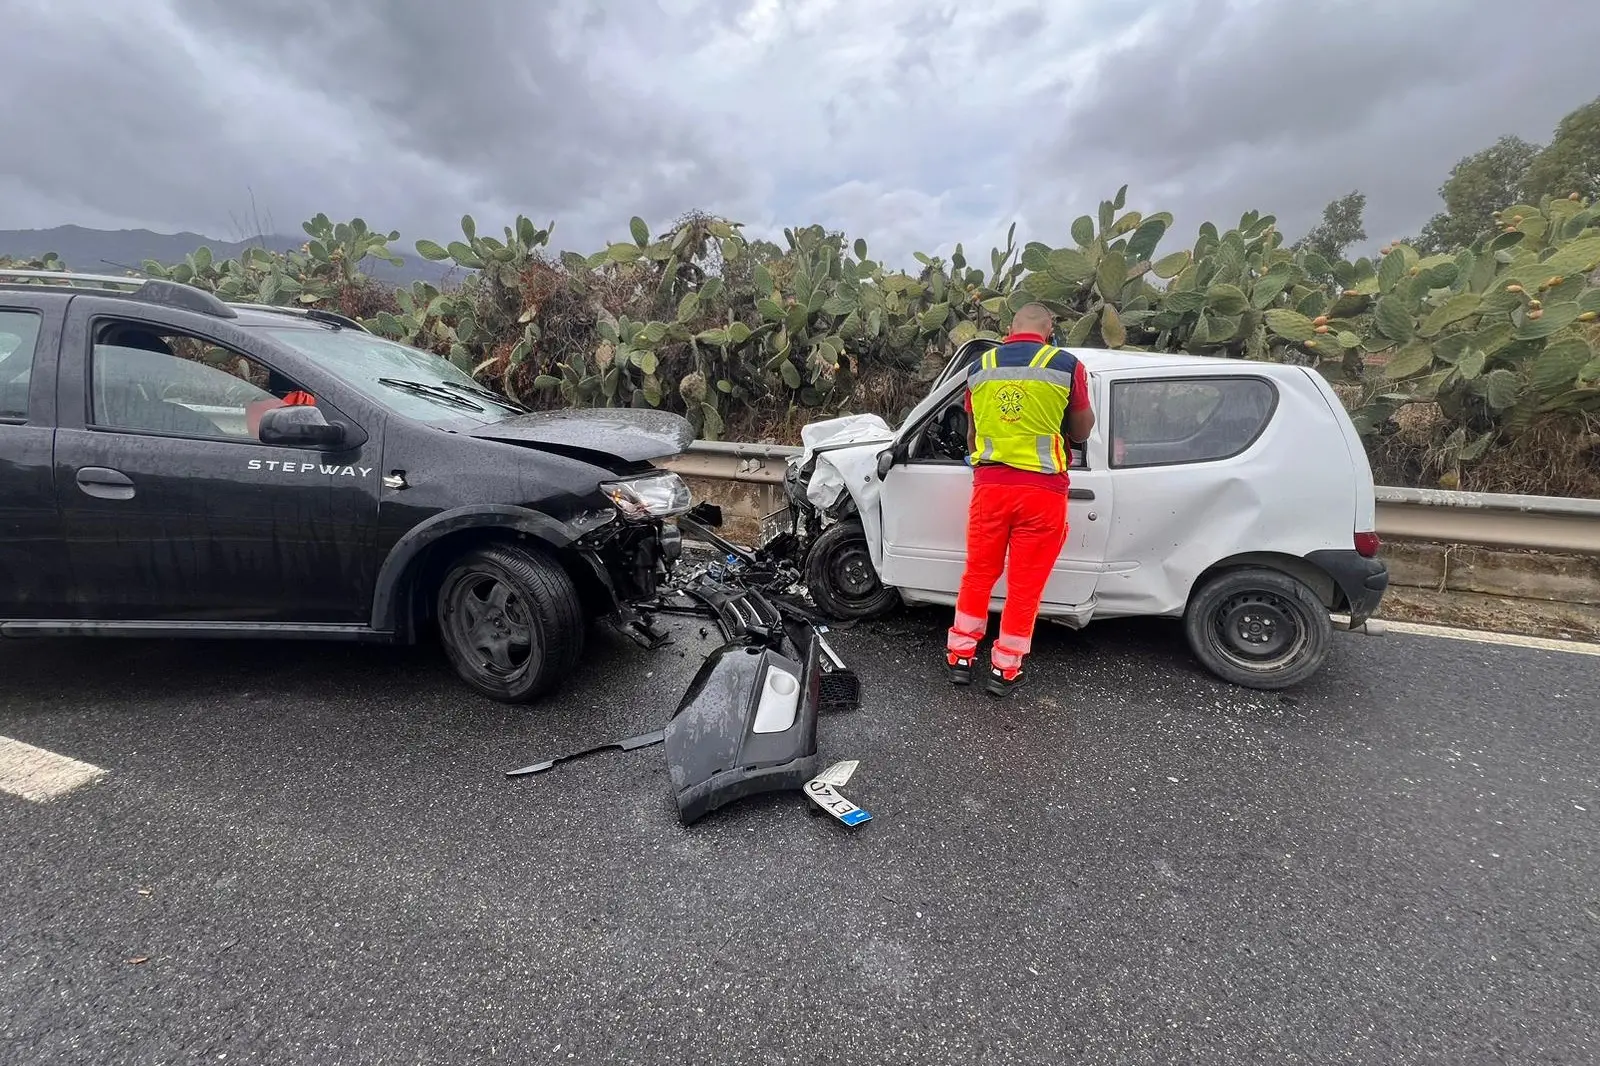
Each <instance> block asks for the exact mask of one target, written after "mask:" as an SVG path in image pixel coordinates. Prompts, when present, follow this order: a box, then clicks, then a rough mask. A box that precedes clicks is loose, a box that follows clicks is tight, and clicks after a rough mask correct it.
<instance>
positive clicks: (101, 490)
mask: <svg viewBox="0 0 1600 1066" xmlns="http://www.w3.org/2000/svg"><path fill="white" fill-rule="evenodd" d="M78 488H80V489H82V490H83V491H84V492H85V493H86V494H87V495H90V496H98V497H99V498H100V499H102V500H131V499H133V480H132V479H131V478H129V477H128V475H127V474H124V473H120V472H119V471H116V470H108V469H107V468H105V467H103V466H86V467H83V468H82V469H81V470H79V471H78Z"/></svg>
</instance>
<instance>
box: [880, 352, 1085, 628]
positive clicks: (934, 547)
mask: <svg viewBox="0 0 1600 1066" xmlns="http://www.w3.org/2000/svg"><path fill="white" fill-rule="evenodd" d="M993 343H994V342H993V341H992V340H983V341H971V342H968V343H967V344H965V345H962V347H961V349H960V350H958V351H957V353H956V357H955V358H954V359H952V360H951V364H950V365H949V366H947V367H946V368H945V371H944V373H943V374H942V375H941V381H940V382H939V383H938V384H937V385H936V386H935V388H934V389H933V391H932V392H930V393H929V395H928V397H927V398H926V399H925V400H924V401H923V402H922V403H920V404H918V405H917V407H916V409H914V410H913V411H912V413H911V415H910V417H908V418H907V419H906V421H905V423H904V425H903V426H902V427H901V429H900V432H899V433H898V434H897V435H896V438H895V442H894V444H893V445H892V446H891V449H890V452H891V454H892V456H893V465H892V466H890V467H889V468H888V470H887V471H886V472H885V473H884V475H883V488H882V495H881V497H880V499H881V508H882V511H881V513H882V516H883V517H882V521H883V551H882V557H881V558H882V561H881V564H880V567H879V570H880V576H881V578H882V580H883V582H884V584H886V585H892V586H894V587H896V588H898V589H899V590H900V591H901V594H902V595H903V596H904V598H905V599H906V600H907V601H909V602H913V603H939V604H954V603H955V599H956V593H957V592H958V591H959V590H960V587H961V574H962V571H963V570H965V568H966V560H967V509H968V506H969V505H970V503H971V501H972V468H971V467H970V466H969V465H968V464H967V461H966V450H967V447H966V445H967V428H966V427H967V415H966V409H965V403H964V399H965V394H966V375H965V374H964V373H962V372H961V368H962V367H964V365H965V364H966V363H967V362H968V361H969V360H970V359H975V358H977V356H978V354H979V353H980V352H981V351H982V350H983V349H984V348H986V347H988V346H989V345H992V344H993ZM1089 391H1090V398H1091V402H1092V403H1093V404H1094V407H1095V410H1096V411H1097V412H1098V411H1101V410H1103V401H1102V399H1101V396H1100V393H1101V391H1102V384H1101V383H1100V381H1099V380H1098V379H1097V378H1096V377H1095V375H1094V373H1093V371H1092V370H1090V373H1089ZM1101 424H1103V420H1100V421H1097V423H1096V426H1095V429H1094V431H1093V432H1092V433H1091V434H1090V437H1089V440H1088V441H1087V442H1086V443H1085V444H1084V445H1082V446H1079V447H1075V448H1074V449H1073V456H1072V487H1071V492H1070V495H1069V499H1068V512H1067V513H1068V524H1069V533H1068V536H1067V544H1066V547H1065V548H1064V549H1063V551H1062V553H1061V556H1060V558H1059V559H1058V560H1057V561H1056V565H1055V568H1054V569H1053V571H1052V572H1051V575H1050V579H1049V581H1048V582H1047V583H1046V585H1045V591H1044V601H1043V604H1042V607H1041V610H1042V611H1043V612H1044V613H1048V614H1051V615H1054V616H1058V617H1062V618H1064V619H1065V620H1067V621H1068V622H1069V623H1073V624H1080V625H1081V624H1084V623H1086V622H1087V621H1088V620H1089V618H1090V616H1091V615H1092V613H1093V610H1094V593H1095V589H1096V586H1097V585H1098V583H1099V578H1100V574H1101V572H1102V570H1103V569H1104V560H1105V554H1106V542H1107V534H1108V531H1109V530H1110V528H1111V505H1112V499H1111V479H1110V477H1109V474H1108V471H1107V463H1106V453H1105V444H1104V440H1103V438H1102V437H1101V433H1100V426H1101ZM1005 594H1006V581H1005V578H1004V577H1002V578H1001V580H1000V583H999V584H998V585H997V586H996V587H995V591H994V597H993V599H992V600H991V603H990V608H991V610H994V611H998V610H999V609H1000V607H1001V606H1002V605H1003V603H1004V601H1005Z"/></svg>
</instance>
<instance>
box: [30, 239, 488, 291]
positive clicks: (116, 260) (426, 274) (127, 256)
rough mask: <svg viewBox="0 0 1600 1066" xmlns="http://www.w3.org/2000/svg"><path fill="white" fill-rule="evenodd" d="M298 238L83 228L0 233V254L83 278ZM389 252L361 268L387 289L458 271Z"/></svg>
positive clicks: (276, 246)
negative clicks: (389, 259)
mask: <svg viewBox="0 0 1600 1066" xmlns="http://www.w3.org/2000/svg"><path fill="white" fill-rule="evenodd" d="M305 242H306V238H304V237H286V236H282V235H275V236H267V237H261V238H254V239H251V240H248V241H219V240H217V239H215V238H214V237H204V236H201V235H200V234H198V233H154V232H151V231H150V230H147V229H118V230H109V229H85V228H84V227H83V226H56V227H55V228H54V229H13V230H0V255H9V256H13V257H15V258H18V259H31V258H33V257H35V256H41V255H44V254H45V253H46V252H55V253H56V254H57V255H59V256H60V257H61V261H62V262H64V263H66V264H67V267H68V268H69V269H71V270H78V271H82V272H83V273H85V274H120V273H122V272H123V271H124V270H138V269H140V266H141V265H142V264H143V263H144V261H145V260H146V259H154V260H155V261H156V262H158V263H176V262H180V261H181V260H182V259H183V257H184V256H186V255H188V254H189V253H190V252H192V251H194V250H195V249H196V248H199V247H201V246H202V245H204V246H205V247H208V248H210V249H211V254H212V255H213V256H215V257H216V258H218V259H232V258H234V257H236V256H238V255H240V254H241V253H242V252H243V251H244V249H245V248H247V247H249V246H250V245H262V246H264V247H266V248H269V249H271V250H272V251H275V252H283V251H288V250H289V249H291V248H299V247H300V246H301V245H302V244H304V243H305ZM390 247H391V248H392V249H393V250H394V251H395V252H396V253H397V254H398V255H399V256H400V257H401V258H402V259H404V260H405V264H404V265H403V266H398V267H397V266H393V265H391V264H389V263H386V262H384V261H383V260H381V259H377V260H373V259H369V260H368V261H367V262H366V263H365V264H363V269H365V270H366V272H367V273H368V274H369V275H370V276H372V277H373V278H376V279H378V280H380V281H384V282H387V283H389V284H391V285H409V284H410V283H411V282H413V281H426V282H430V283H432V284H434V285H437V284H439V280H440V279H441V278H442V277H444V275H445V274H446V273H448V272H449V271H450V270H452V269H454V270H456V276H457V277H458V278H459V277H460V276H461V273H462V271H461V270H460V269H459V268H457V267H456V266H455V264H453V263H430V262H428V261H427V260H426V259H424V258H422V257H421V256H419V255H417V254H416V253H415V252H411V251H407V250H406V249H405V247H404V244H403V242H396V243H395V244H393V245H390Z"/></svg>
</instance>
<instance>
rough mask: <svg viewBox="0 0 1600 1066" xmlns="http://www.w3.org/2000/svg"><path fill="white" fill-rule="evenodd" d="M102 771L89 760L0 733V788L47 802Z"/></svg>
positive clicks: (87, 781)
mask: <svg viewBox="0 0 1600 1066" xmlns="http://www.w3.org/2000/svg"><path fill="white" fill-rule="evenodd" d="M104 774H105V771H104V770H102V769H101V768H100V767H98V766H96V765H94V764H93V763H87V762H79V761H78V760H77V759H69V758H68V757H67V756H65V755H57V754H56V753H55V752H53V751H48V750H46V749H44V748H36V747H34V746H33V745H32V744H24V743H23V742H22V741H20V740H12V739H11V738H10V737H5V736H0V792H9V793H11V794H12V795H13V796H21V797H22V798H23V799H25V800H32V801H33V802H34V803H48V802H49V801H50V800H53V799H57V798H59V797H61V796H65V795H66V794H67V793H68V792H71V791H72V790H73V789H75V788H78V787H79V786H80V785H86V784H88V783H89V782H90V781H93V780H95V779H96V778H98V777H101V776H102V775H104Z"/></svg>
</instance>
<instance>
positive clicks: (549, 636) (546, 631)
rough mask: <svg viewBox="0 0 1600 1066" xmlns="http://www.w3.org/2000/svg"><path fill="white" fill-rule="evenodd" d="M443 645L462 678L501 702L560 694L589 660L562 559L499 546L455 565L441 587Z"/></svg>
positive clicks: (578, 607) (580, 618) (573, 589)
mask: <svg viewBox="0 0 1600 1066" xmlns="http://www.w3.org/2000/svg"><path fill="white" fill-rule="evenodd" d="M438 618H439V639H440V642H441V643H442V644H443V645H444V650H445V655H446V657H447V658H448V659H449V660H450V665H451V666H452V667H453V668H454V669H455V671H456V674H457V675H458V676H460V678H461V679H462V680H463V681H465V682H466V683H467V684H469V685H471V686H472V687H473V688H475V689H477V690H478V691H479V692H481V693H482V694H483V695H485V696H488V697H489V698H490V699H492V700H499V701H500V702H502V703H528V702H531V701H533V700H535V699H538V698H539V697H540V696H544V695H547V694H549V693H550V692H553V691H554V690H555V689H556V688H557V687H558V686H559V685H560V684H561V682H562V681H564V680H565V679H566V678H567V677H568V676H569V675H570V674H571V673H572V672H573V670H574V669H575V668H576V667H577V665H578V659H579V657H580V656H581V655H582V654H583V644H584V632H585V628H586V627H585V625H584V612H583V604H582V602H581V600H580V599H579V596H578V590H577V587H576V586H575V585H574V584H573V582H572V578H571V577H569V576H568V575H567V572H566V571H565V570H563V569H562V568H561V567H560V565H559V564H557V563H556V562H555V560H553V559H550V558H549V557H547V556H545V555H542V554H540V553H538V552H537V551H532V550H529V549H526V548H522V547H518V546H515V545H509V544H495V545H490V546H489V547H485V548H478V549H475V550H473V551H470V552H467V553H466V554H465V555H463V556H461V558H459V559H457V560H456V561H455V562H453V563H452V564H451V565H450V567H449V569H448V570H447V571H446V573H445V576H444V580H443V581H441V582H440V584H439V594H438Z"/></svg>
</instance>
